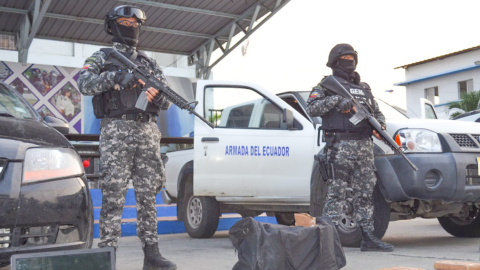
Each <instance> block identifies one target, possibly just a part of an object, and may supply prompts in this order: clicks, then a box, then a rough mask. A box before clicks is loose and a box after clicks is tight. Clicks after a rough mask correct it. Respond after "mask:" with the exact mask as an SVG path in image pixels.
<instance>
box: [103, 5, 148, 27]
mask: <svg viewBox="0 0 480 270" xmlns="http://www.w3.org/2000/svg"><path fill="white" fill-rule="evenodd" d="M110 15H111V16H112V17H113V18H120V17H124V18H131V17H135V18H136V19H137V20H138V21H139V22H141V23H142V24H143V23H145V20H147V15H145V12H143V10H141V9H139V8H137V7H132V6H118V7H116V8H115V9H114V10H113V14H110Z"/></svg>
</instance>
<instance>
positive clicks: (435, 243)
mask: <svg viewBox="0 0 480 270" xmlns="http://www.w3.org/2000/svg"><path fill="white" fill-rule="evenodd" d="M160 239H161V243H160V251H161V252H162V253H163V255H164V256H165V257H167V258H169V259H171V260H173V261H175V262H176V263H177V265H178V269H179V270H193V269H195V270H225V269H232V267H233V265H234V264H235V262H236V261H237V255H236V254H235V251H234V249H233V247H232V244H231V242H230V239H229V238H228V232H219V233H217V234H215V236H214V237H213V238H211V239H191V238H190V237H188V235H187V234H173V235H161V236H160ZM384 240H385V241H387V242H390V243H392V244H394V245H395V247H396V249H395V251H394V252H392V253H375V252H371V253H364V252H360V251H359V249H354V248H346V249H345V253H346V256H347V266H346V267H345V268H343V269H345V270H370V269H380V268H383V267H393V266H406V267H418V268H424V269H428V270H430V269H432V270H433V269H434V268H433V264H434V262H435V261H437V260H463V261H479V255H480V251H479V244H480V239H467V238H455V237H452V236H450V235H449V234H447V233H446V232H444V231H443V229H442V228H441V227H440V225H439V224H438V222H437V220H436V219H433V220H424V219H416V220H411V221H396V222H391V223H390V227H389V229H388V231H387V234H386V235H385V237H384ZM97 241H98V240H97ZM97 241H95V244H96V243H97ZM119 244H120V249H119V250H118V254H117V269H118V270H137V269H141V267H142V263H143V253H142V251H141V248H140V242H139V240H138V238H137V237H123V238H121V241H120V243H119ZM1 270H10V268H9V267H6V268H2V269H1Z"/></svg>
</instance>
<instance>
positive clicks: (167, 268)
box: [143, 243, 177, 270]
mask: <svg viewBox="0 0 480 270" xmlns="http://www.w3.org/2000/svg"><path fill="white" fill-rule="evenodd" d="M143 253H144V254H145V258H144V259H143V270H175V269H177V265H176V264H174V263H173V262H171V261H169V260H167V259H165V258H164V257H163V256H162V254H160V251H158V244H157V243H155V244H145V247H144V248H143Z"/></svg>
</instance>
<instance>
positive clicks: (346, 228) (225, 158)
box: [164, 81, 480, 246]
mask: <svg viewBox="0 0 480 270" xmlns="http://www.w3.org/2000/svg"><path fill="white" fill-rule="evenodd" d="M308 95H309V92H306V91H305V92H286V93H281V94H278V95H274V94H272V93H270V92H269V91H266V90H265V89H263V88H262V87H260V86H258V85H255V84H251V83H240V82H227V81H198V83H197V86H196V99H197V101H198V105H197V107H196V111H197V113H199V114H200V115H203V116H204V117H205V118H207V119H209V121H210V122H212V123H214V124H215V128H214V129H212V128H210V127H209V126H207V125H206V124H205V123H203V122H202V121H200V120H199V119H196V120H195V132H194V148H193V149H187V150H181V151H174V152H170V153H168V154H167V156H168V162H167V163H166V172H167V176H166V178H167V183H166V192H164V195H165V196H169V197H171V198H172V199H173V201H174V202H176V203H177V217H178V219H179V220H183V221H184V224H185V227H186V229H187V231H188V233H189V235H190V236H191V237H197V238H199V237H202V238H205V237H210V236H212V235H213V234H214V233H215V231H216V229H217V225H218V221H219V216H220V215H221V213H232V212H237V213H240V214H241V215H242V216H255V215H258V214H261V213H263V212H267V214H269V215H275V216H276V217H277V221H278V222H279V223H280V224H291V223H292V221H293V213H295V212H308V211H309V205H310V193H311V188H310V187H311V184H312V183H317V185H313V186H314V187H315V188H314V189H312V194H314V195H316V194H320V201H321V200H322V199H323V198H322V197H323V195H322V194H324V192H325V188H326V185H325V182H324V181H323V179H321V174H320V173H319V172H318V168H316V162H315V161H314V155H316V154H317V153H319V151H320V150H321V149H322V148H323V147H324V145H325V143H324V142H323V140H322V132H321V123H322V120H321V118H320V117H310V116H308V115H307V114H306V112H305V106H306V100H307V98H308ZM377 101H378V103H379V105H380V109H381V111H382V112H383V113H384V114H385V116H386V119H387V131H388V133H389V134H390V135H392V136H393V137H394V139H396V141H397V142H398V143H400V144H401V146H402V147H403V149H404V150H405V151H404V152H405V153H406V155H407V156H408V158H409V159H410V160H411V161H412V162H413V163H414V164H415V165H416V166H417V167H418V168H419V170H418V171H417V172H415V171H413V170H412V168H411V167H410V166H409V165H408V163H407V162H405V161H404V160H403V159H402V157H401V156H399V155H395V154H394V153H393V151H392V149H391V148H390V147H388V146H387V145H385V144H384V143H383V142H380V141H378V140H376V139H375V149H374V153H375V165H376V168H377V177H378V184H377V186H376V187H375V191H374V204H375V211H374V221H375V233H376V234H377V236H379V237H382V236H383V235H384V234H385V231H386V229H387V227H388V222H389V221H393V220H399V219H412V218H415V217H423V218H438V220H439V222H440V224H441V226H442V227H443V228H444V229H445V230H446V231H447V232H449V233H450V234H452V235H455V236H460V237H479V236H480V215H479V209H480V176H479V173H478V161H477V158H478V157H480V125H476V124H471V123H466V122H461V121H451V120H436V119H435V120H432V119H408V118H407V117H406V116H405V115H403V114H402V113H400V112H399V111H397V110H396V109H394V108H393V107H391V106H389V105H388V104H386V103H385V102H383V101H381V100H377ZM427 107H428V108H430V106H427ZM165 193H166V194H165ZM353 196H355V194H353ZM313 197H315V196H313ZM317 197H318V196H317ZM314 211H316V212H314V213H313V214H315V215H319V214H320V212H319V210H318V208H317V210H314ZM338 231H339V233H340V236H341V238H342V242H343V244H344V245H349V246H355V245H358V244H359V242H360V231H359V229H358V226H357V224H356V223H355V220H354V219H352V218H351V216H349V214H348V213H346V214H345V215H344V218H343V219H342V223H341V224H340V225H339V227H338Z"/></svg>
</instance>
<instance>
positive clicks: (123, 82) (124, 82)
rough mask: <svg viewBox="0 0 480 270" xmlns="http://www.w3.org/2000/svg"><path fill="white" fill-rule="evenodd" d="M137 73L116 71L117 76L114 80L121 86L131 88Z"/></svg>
mask: <svg viewBox="0 0 480 270" xmlns="http://www.w3.org/2000/svg"><path fill="white" fill-rule="evenodd" d="M134 80H135V75H133V74H132V73H128V72H122V71H118V72H116V73H115V77H113V82H114V83H115V84H118V85H119V86H120V88H122V89H125V88H131V87H132V86H133V85H134V84H135V83H134Z"/></svg>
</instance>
